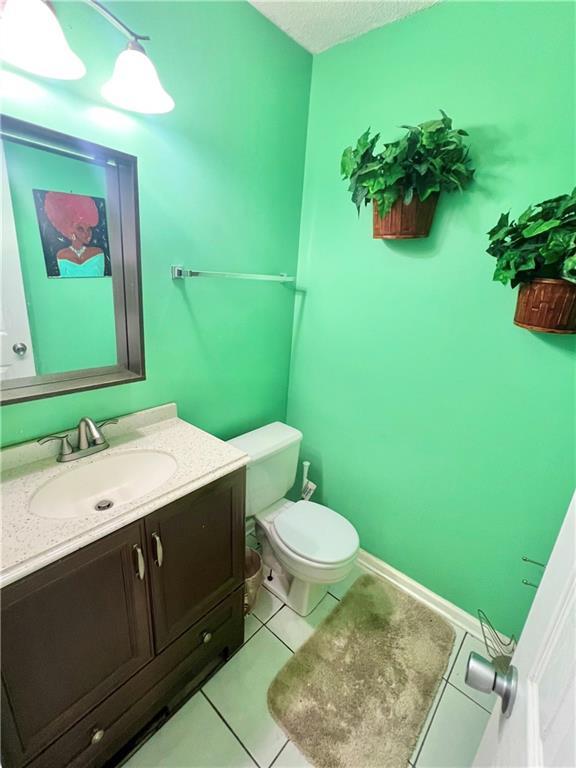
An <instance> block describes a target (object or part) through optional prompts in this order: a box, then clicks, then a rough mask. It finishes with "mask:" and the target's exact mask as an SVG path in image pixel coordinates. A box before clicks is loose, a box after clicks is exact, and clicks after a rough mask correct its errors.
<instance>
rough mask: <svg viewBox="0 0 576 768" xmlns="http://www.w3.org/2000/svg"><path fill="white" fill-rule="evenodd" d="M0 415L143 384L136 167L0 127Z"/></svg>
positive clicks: (46, 135) (51, 137)
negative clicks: (20, 405)
mask: <svg viewBox="0 0 576 768" xmlns="http://www.w3.org/2000/svg"><path fill="white" fill-rule="evenodd" d="M0 138H1V142H0V160H1V165H2V169H1V171H2V212H1V213H2V222H1V231H0V237H1V240H0V243H1V247H0V259H1V278H2V288H1V307H0V339H1V344H2V346H1V350H0V354H1V358H0V390H1V402H2V403H3V404H8V403H16V402H22V401H24V400H32V399H35V398H39V397H50V396H52V395H59V394H65V393H68V392H75V391H78V390H85V389H93V388H96V387H104V386H111V385H114V384H121V383H124V382H130V381H138V380H141V379H143V378H145V375H144V337H143V328H142V290H141V278H140V242H139V219H138V181H137V164H136V158H135V157H133V156H131V155H127V154H125V153H122V152H117V151H116V150H113V149H109V148H108V147H103V146H99V145H97V144H93V143H91V142H88V141H83V140H82V139H79V138H75V137H72V136H67V135H65V134H62V133H57V132H55V131H51V130H48V129H46V128H43V127H41V126H38V125H33V124H31V123H25V122H22V121H21V120H17V119H15V118H12V117H8V116H5V115H2V116H0Z"/></svg>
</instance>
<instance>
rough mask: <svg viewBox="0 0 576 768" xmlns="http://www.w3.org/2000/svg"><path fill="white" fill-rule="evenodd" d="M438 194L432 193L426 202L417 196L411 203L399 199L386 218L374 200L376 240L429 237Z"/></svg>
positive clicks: (374, 233) (374, 235)
mask: <svg viewBox="0 0 576 768" xmlns="http://www.w3.org/2000/svg"><path fill="white" fill-rule="evenodd" d="M437 202H438V195H437V194H435V195H430V197H429V198H427V199H426V200H425V201H424V202H421V200H420V199H419V198H418V196H415V197H414V198H413V199H412V202H411V203H410V204H409V205H404V203H403V201H402V200H397V201H396V202H395V203H394V205H393V206H392V210H391V211H390V213H388V214H387V215H386V216H384V218H381V217H380V214H379V213H378V206H377V204H376V203H375V202H373V204H372V205H373V231H374V232H373V237H374V239H375V240H408V239H410V238H414V237H428V233H429V232H430V227H431V226H432V219H433V218H434V211H435V210H436V203H437Z"/></svg>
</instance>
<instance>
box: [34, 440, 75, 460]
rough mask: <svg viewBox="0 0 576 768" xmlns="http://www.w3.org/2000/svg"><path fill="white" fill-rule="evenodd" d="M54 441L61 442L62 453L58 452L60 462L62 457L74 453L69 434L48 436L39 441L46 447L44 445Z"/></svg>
mask: <svg viewBox="0 0 576 768" xmlns="http://www.w3.org/2000/svg"><path fill="white" fill-rule="evenodd" d="M52 440H60V451H59V452H58V460H60V457H61V456H69V455H70V454H71V453H72V446H71V445H70V441H69V440H68V434H65V435H46V437H41V438H40V440H38V441H37V442H38V444H39V445H44V443H50V442H51V441H52Z"/></svg>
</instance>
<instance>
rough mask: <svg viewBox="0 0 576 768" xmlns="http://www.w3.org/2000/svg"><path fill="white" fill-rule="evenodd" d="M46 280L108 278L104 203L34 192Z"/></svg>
mask: <svg viewBox="0 0 576 768" xmlns="http://www.w3.org/2000/svg"><path fill="white" fill-rule="evenodd" d="M32 194H33V195H34V204H35V206H36V215H37V217H38V225H39V227H40V238H41V241H42V250H43V252H44V262H45V264H46V274H47V275H48V277H110V276H111V275H112V270H111V266H110V248H109V245H108V227H107V224H106V201H105V200H104V199H103V198H101V197H89V196H88V195H74V194H70V193H68V192H50V191H47V190H44V189H33V190H32Z"/></svg>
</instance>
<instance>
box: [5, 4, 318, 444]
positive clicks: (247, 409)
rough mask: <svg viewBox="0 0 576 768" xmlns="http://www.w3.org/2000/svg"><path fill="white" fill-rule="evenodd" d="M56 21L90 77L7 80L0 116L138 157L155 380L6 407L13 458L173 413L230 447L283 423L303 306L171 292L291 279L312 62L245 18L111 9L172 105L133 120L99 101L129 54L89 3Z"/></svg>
mask: <svg viewBox="0 0 576 768" xmlns="http://www.w3.org/2000/svg"><path fill="white" fill-rule="evenodd" d="M56 7H57V10H58V13H59V16H60V19H61V21H62V23H63V26H64V29H65V33H66V35H67V37H68V39H69V41H70V43H71V45H72V46H73V48H74V49H75V50H77V51H78V52H79V53H80V54H81V56H82V58H83V59H84V61H85V63H86V66H87V69H88V74H87V76H86V77H85V78H84V79H83V80H81V81H78V82H76V83H64V82H60V83H58V82H50V81H47V80H42V79H40V78H38V79H35V78H32V77H30V78H29V77H27V76H24V75H16V74H15V73H9V72H8V73H5V74H6V75H7V76H6V77H5V79H4V83H3V90H4V94H3V104H2V109H3V111H4V112H6V113H7V114H10V115H13V116H15V117H19V118H21V119H24V120H29V121H31V122H36V123H40V124H42V125H46V126H48V127H50V128H54V129H56V130H59V131H64V132H65V133H70V134H72V135H77V136H82V137H84V138H86V139H88V140H90V141H95V142H97V143H101V144H105V145H107V146H110V147H113V148H115V149H119V150H124V151H126V152H129V153H131V154H135V155H137V156H138V170H139V191H140V224H141V236H142V268H143V287H144V328H145V342H146V366H147V379H146V381H144V382H141V383H134V384H127V385H123V386H119V387H113V388H108V389H101V390H96V391H93V392H88V393H78V394H75V395H67V396H65V397H59V398H51V399H48V400H39V401H35V402H30V403H24V404H19V405H13V406H9V407H4V408H2V411H1V416H2V421H3V438H2V439H3V442H4V444H9V443H15V442H19V441H21V440H25V439H30V438H33V437H36V436H38V435H42V434H47V433H49V432H53V431H56V430H59V429H62V428H64V427H67V426H69V425H71V424H74V423H75V422H76V421H77V420H78V419H79V418H80V417H81V416H84V415H90V416H92V417H93V418H103V417H106V416H113V415H116V414H122V413H129V412H132V411H134V410H138V409H140V408H146V407H150V406H154V405H157V404H159V403H163V402H167V401H172V400H175V401H176V402H177V403H178V407H179V411H180V414H181V415H182V416H183V417H184V418H185V419H188V420H189V421H191V422H193V423H194V424H197V425H198V426H200V427H202V428H204V429H207V430H210V431H212V432H214V433H215V434H217V435H220V436H223V437H228V436H230V435H232V434H237V433H239V432H242V431H244V430H246V429H250V428H253V427H256V426H259V425H260V424H263V423H265V422H268V421H272V420H274V419H283V418H285V416H286V398H287V382H288V366H289V360H290V343H291V335H292V317H293V307H294V292H293V291H292V290H291V289H289V288H286V287H284V286H281V285H277V284H264V283H250V282H247V281H223V280H222V281H219V280H205V281H200V280H198V281H197V282H193V281H191V280H188V281H181V282H172V280H171V279H170V265H171V264H184V265H188V266H190V267H196V268H199V269H208V270H210V269H212V270H231V271H242V272H269V273H275V272H276V273H278V272H287V273H291V274H294V273H295V270H296V263H297V255H298V234H299V221H300V209H301V195H302V178H303V169H304V166H303V162H304V148H305V139H306V121H307V110H308V96H309V83H310V74H311V63H312V58H311V56H310V55H309V54H308V53H306V52H305V51H304V50H302V49H301V48H300V47H299V46H297V45H296V44H295V43H294V42H293V41H291V40H290V39H289V38H288V37H286V36H285V35H284V34H283V33H282V32H280V31H279V30H278V29H277V28H276V27H274V26H273V25H272V24H271V23H270V22H268V21H267V20H266V19H265V18H264V17H263V16H262V15H261V14H260V13H258V12H257V11H256V10H255V9H254V8H252V7H251V6H250V5H249V4H247V3H236V2H230V3H210V2H208V3H196V2H194V3H191V2H190V3H189V2H186V3H179V2H162V3H149V2H126V3H115V4H114V10H115V13H117V14H118V16H120V17H121V18H122V19H123V20H124V21H125V22H126V23H127V24H128V25H129V26H131V27H132V28H134V29H135V30H136V31H138V32H140V33H141V34H150V35H151V36H152V41H151V42H150V43H147V44H146V47H147V49H148V52H149V53H150V55H151V57H152V58H153V59H154V62H155V64H156V66H157V68H158V71H159V73H160V76H161V78H162V80H163V82H164V84H165V86H166V88H167V89H168V91H169V92H170V93H171V94H172V96H173V97H174V99H175V101H176V109H175V110H174V111H173V112H172V113H170V114H168V115H161V116H149V117H144V116H137V115H134V114H129V113H122V112H119V111H116V110H112V109H107V108H105V106H104V102H103V101H102V99H101V98H100V96H99V90H100V87H101V85H102V83H103V82H104V81H105V80H106V79H107V78H108V77H109V76H110V74H111V72H112V67H113V65H114V61H115V58H116V56H117V55H118V53H119V52H120V51H121V50H122V48H123V47H124V46H125V40H124V38H123V37H122V36H121V35H120V34H119V33H118V32H117V31H116V30H114V29H113V28H112V27H111V26H110V25H108V24H107V23H106V21H105V20H104V19H102V18H101V17H100V16H99V15H98V14H96V13H94V11H92V10H91V9H90V8H89V7H87V6H86V5H84V4H82V3H66V2H59V3H57V4H56Z"/></svg>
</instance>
